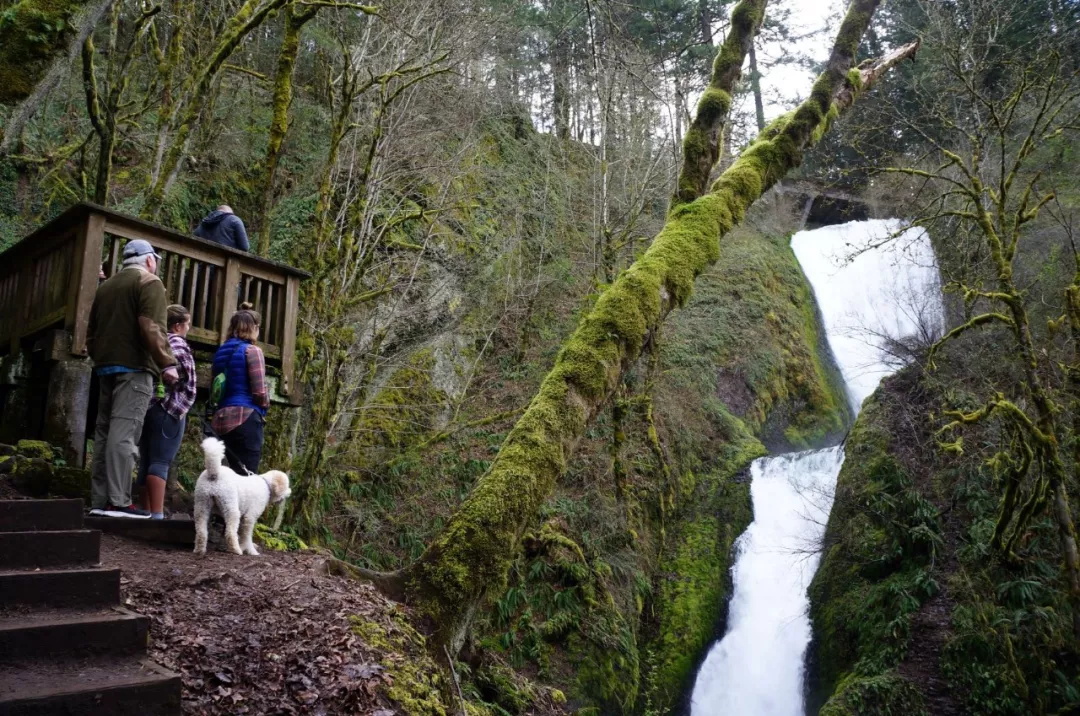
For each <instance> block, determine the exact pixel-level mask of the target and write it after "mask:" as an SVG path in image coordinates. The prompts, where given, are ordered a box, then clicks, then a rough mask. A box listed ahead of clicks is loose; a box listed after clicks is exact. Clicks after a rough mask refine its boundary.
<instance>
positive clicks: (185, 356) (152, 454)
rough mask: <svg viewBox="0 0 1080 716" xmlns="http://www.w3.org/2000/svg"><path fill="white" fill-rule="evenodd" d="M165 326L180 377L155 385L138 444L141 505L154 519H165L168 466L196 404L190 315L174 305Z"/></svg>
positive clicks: (181, 307)
mask: <svg viewBox="0 0 1080 716" xmlns="http://www.w3.org/2000/svg"><path fill="white" fill-rule="evenodd" d="M166 327H167V328H168V331H169V347H170V348H172V352H173V355H174V356H176V363H177V371H178V373H179V374H180V378H179V380H177V381H176V382H175V383H173V384H172V385H171V386H168V387H166V386H164V385H159V386H158V389H157V395H156V396H155V397H154V398H153V400H151V401H150V408H149V409H148V410H147V411H146V419H145V420H143V431H142V439H141V440H140V441H139V483H138V484H140V485H141V486H142V488H143V490H142V495H143V497H142V506H143V509H145V510H150V517H151V518H152V519H155V520H160V519H163V518H164V517H165V484H166V482H167V481H168V478H169V465H171V464H172V461H173V460H174V459H175V458H176V453H177V451H178V450H179V449H180V443H181V442H182V441H183V439H184V429H185V428H186V427H187V414H188V411H189V410H191V406H192V405H193V404H194V403H195V359H194V358H193V357H192V355H191V346H189V345H188V342H187V341H186V340H184V336H186V335H187V333H188V331H189V330H190V329H191V313H190V312H188V310H187V309H186V308H184V307H183V306H180V305H177V304H174V305H172V306H169V308H168V312H167V319H166Z"/></svg>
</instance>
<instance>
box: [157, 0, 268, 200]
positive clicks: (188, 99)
mask: <svg viewBox="0 0 1080 716" xmlns="http://www.w3.org/2000/svg"><path fill="white" fill-rule="evenodd" d="M288 2H289V0H245V2H244V4H243V5H241V6H240V8H239V9H237V11H236V12H235V13H234V14H233V16H232V17H230V18H229V20H228V22H226V23H225V26H224V28H223V29H222V31H221V34H220V35H218V37H216V38H215V42H214V47H213V50H212V51H211V52H210V54H209V55H208V56H207V58H206V59H205V60H204V61H203V62H202V64H201V66H199V67H197V68H195V71H194V72H193V74H192V75H191V77H190V79H189V80H188V81H187V82H185V83H184V86H183V87H182V88H181V90H180V92H181V94H180V96H179V97H177V98H176V99H175V100H174V101H173V102H172V107H171V114H170V116H169V118H168V120H167V122H166V123H165V133H166V136H168V137H169V139H168V140H167V141H166V143H165V144H164V145H163V148H162V149H161V152H162V155H161V156H162V160H161V162H160V164H159V165H158V166H157V167H156V169H155V172H154V174H153V175H152V176H151V180H150V187H149V189H148V190H147V194H146V201H145V203H144V204H143V211H142V213H143V216H145V217H146V218H149V219H157V218H158V217H159V216H160V215H161V212H162V209H163V201H164V199H165V191H166V189H167V188H168V186H169V185H170V184H171V182H172V180H173V178H174V176H175V172H176V170H177V168H178V167H179V166H180V161H181V159H182V158H183V154H184V150H185V149H186V147H187V143H188V139H189V137H190V136H191V130H192V129H193V128H194V125H195V122H196V121H198V119H199V117H200V115H201V114H202V111H203V108H204V105H205V104H206V98H207V96H208V95H209V93H210V89H211V87H212V86H213V84H214V80H215V79H216V78H217V76H218V73H220V72H221V70H222V68H223V66H224V65H225V62H226V60H228V59H229V57H230V56H231V55H232V53H233V51H234V50H235V49H236V48H237V47H238V46H239V45H240V43H241V42H242V41H243V39H244V38H245V37H247V35H248V34H249V33H250V32H251V31H252V30H254V29H255V28H257V27H258V26H259V25H261V24H262V22H263V21H264V20H265V19H266V18H267V17H268V16H269V15H270V13H272V12H275V11H277V10H280V9H281V8H282V7H283V6H284V5H286V4H287V3H288ZM166 145H167V148H164V147H165V146H166Z"/></svg>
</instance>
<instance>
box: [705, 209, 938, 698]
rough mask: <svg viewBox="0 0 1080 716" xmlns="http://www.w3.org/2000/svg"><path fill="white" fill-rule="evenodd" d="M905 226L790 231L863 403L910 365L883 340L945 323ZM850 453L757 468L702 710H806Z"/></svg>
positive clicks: (919, 241) (929, 253) (919, 236)
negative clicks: (828, 530)
mask: <svg viewBox="0 0 1080 716" xmlns="http://www.w3.org/2000/svg"><path fill="white" fill-rule="evenodd" d="M901 228H902V225H901V224H900V222H897V221H859V222H852V223H850V224H843V225H839V226H827V227H825V228H822V229H817V230H814V231H803V232H800V233H798V234H796V235H795V236H794V237H792V240H791V244H792V249H793V250H794V251H795V255H796V257H797V258H798V259H799V263H800V264H801V265H802V268H803V272H804V273H805V274H806V277H807V280H809V282H810V285H811V286H812V287H813V289H814V296H815V298H816V299H817V302H818V307H819V308H820V310H821V316H822V320H823V322H824V324H825V330H826V334H827V336H828V340H829V346H830V347H831V348H832V351H833V354H834V356H835V358H836V362H837V365H838V367H839V368H840V372H841V374H842V375H843V378H844V382H845V384H846V387H847V391H848V399H849V400H850V401H851V405H852V408H853V409H854V410H855V411H856V412H858V410H859V407H860V406H861V405H862V402H863V400H864V399H865V398H866V397H867V396H869V395H870V394H871V393H872V392H873V391H874V389H875V388H877V385H878V383H879V382H880V381H881V379H882V378H884V377H886V376H887V375H889V374H891V373H892V372H894V371H895V370H896V369H897V368H898V367H899V363H898V362H897V360H895V359H894V358H890V357H889V353H890V351H886V350H882V346H883V345H885V343H886V341H885V339H887V338H893V339H897V338H902V337H905V336H909V335H912V334H915V333H919V332H923V333H927V332H929V333H933V332H935V331H938V330H940V325H941V322H942V305H941V292H940V287H939V284H938V276H937V268H936V266H935V262H934V253H933V248H932V247H931V245H930V240H929V237H928V236H926V234H925V232H923V231H922V230H921V229H909V230H907V231H904V232H903V233H902V234H900V235H899V236H897V237H896V238H894V239H893V240H891V241H886V239H888V238H889V237H890V236H892V235H893V234H894V233H896V232H899V231H900V229H901ZM883 242H884V243H883ZM855 252H859V253H857V255H855V256H854V257H852V254H853V253H855ZM893 352H895V351H893ZM843 461H844V453H843V450H842V449H841V448H840V447H832V448H826V449H824V450H811V451H807V452H801V453H792V454H789V455H780V456H778V457H769V458H762V459H760V460H755V461H754V463H753V465H752V466H751V478H752V480H753V482H752V483H751V486H750V492H751V497H752V499H753V504H754V521H753V522H752V523H751V524H750V527H749V528H747V530H746V532H744V533H743V534H742V536H740V537H739V540H738V542H737V543H736V558H735V567H734V569H733V570H732V577H733V583H734V592H733V594H732V597H731V602H730V604H729V608H728V629H727V633H726V634H725V635H724V638H723V639H721V640H720V641H719V642H717V643H716V644H715V645H713V647H712V649H711V650H710V651H709V654H708V656H707V657H706V658H705V662H704V663H703V664H702V666H701V669H700V670H699V672H698V675H697V679H696V681H695V683H694V691H693V694H692V697H691V713H692V716H803V713H804V707H803V681H804V679H803V668H804V666H803V662H804V658H805V654H806V647H807V646H808V645H809V643H810V637H811V634H810V620H809V617H808V614H807V610H808V607H809V601H808V598H807V594H806V590H807V587H809V585H810V580H811V579H813V576H814V572H815V571H816V570H817V566H818V562H819V561H820V554H819V553H818V552H817V549H816V548H817V546H818V545H819V543H820V540H821V538H822V536H823V534H824V532H825V523H826V521H827V520H828V515H829V510H830V509H831V508H832V499H833V492H834V490H835V488H836V477H837V475H838V474H839V473H840V466H841V465H842V464H843Z"/></svg>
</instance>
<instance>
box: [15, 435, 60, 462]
mask: <svg viewBox="0 0 1080 716" xmlns="http://www.w3.org/2000/svg"><path fill="white" fill-rule="evenodd" d="M15 451H16V452H17V453H18V454H20V455H22V456H23V457H30V458H33V457H36V458H41V459H42V460H47V461H49V462H52V461H53V460H54V459H55V458H56V452H55V451H54V450H53V447H52V446H51V445H49V443H47V442H45V441H44V440H20V441H19V442H18V443H17V444H16V445H15Z"/></svg>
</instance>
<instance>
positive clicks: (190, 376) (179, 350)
mask: <svg viewBox="0 0 1080 716" xmlns="http://www.w3.org/2000/svg"><path fill="white" fill-rule="evenodd" d="M169 347H170V348H172V352H173V355H174V356H176V370H177V373H179V374H180V379H179V380H177V381H176V382H175V383H173V384H172V385H171V386H170V385H166V386H165V391H166V392H165V397H164V398H154V399H153V401H152V402H153V403H158V404H160V405H161V407H162V408H164V409H165V412H166V413H168V414H169V415H171V416H173V417H174V418H182V417H184V416H185V415H187V413H188V411H189V410H191V406H192V405H194V404H195V387H196V386H195V358H194V357H193V356H192V355H191V346H189V345H188V342H187V341H185V340H184V337H183V336H179V335H177V334H175V333H170V334H169Z"/></svg>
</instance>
